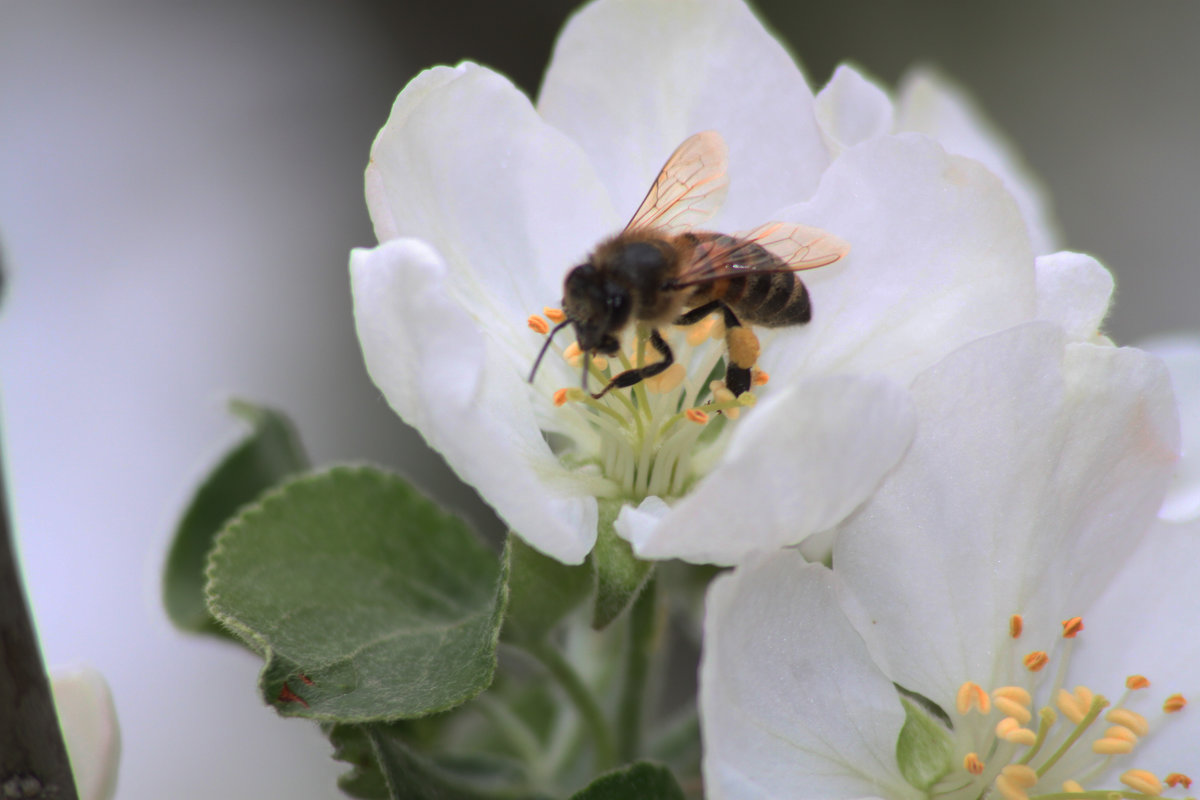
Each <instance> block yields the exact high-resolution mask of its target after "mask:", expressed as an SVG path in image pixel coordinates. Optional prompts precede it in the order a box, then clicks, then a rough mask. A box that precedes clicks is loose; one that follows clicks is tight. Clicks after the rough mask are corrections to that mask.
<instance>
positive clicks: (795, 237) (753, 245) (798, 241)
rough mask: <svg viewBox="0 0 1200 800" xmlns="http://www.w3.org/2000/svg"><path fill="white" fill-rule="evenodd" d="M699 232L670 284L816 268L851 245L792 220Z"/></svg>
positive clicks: (682, 285)
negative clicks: (688, 256) (737, 230)
mask: <svg viewBox="0 0 1200 800" xmlns="http://www.w3.org/2000/svg"><path fill="white" fill-rule="evenodd" d="M700 236H701V238H700V241H699V242H698V243H697V244H696V249H695V251H694V252H693V255H692V259H691V263H690V264H688V265H687V266H686V267H685V268H684V269H683V270H681V271H680V273H679V275H678V276H677V277H676V279H675V280H673V281H671V287H672V288H679V289H681V288H684V287H686V286H696V285H698V284H702V283H711V282H712V281H716V280H720V279H721V278H729V277H733V276H737V275H753V274H762V273H769V272H798V271H799V270H803V269H816V268H817V267H823V266H825V265H827V264H832V263H833V262H835V261H837V260H838V259H840V258H842V257H843V256H844V255H846V253H848V252H850V245H849V244H847V243H846V242H845V241H844V240H842V239H839V238H838V237H836V236H834V235H833V234H832V233H828V232H827V231H823V230H821V229H820V228H813V227H810V226H808V225H798V224H796V223H792V222H768V223H765V224H763V225H759V226H758V227H757V228H754V229H753V230H750V231H746V232H745V233H736V234H734V235H732V236H722V235H720V234H700Z"/></svg>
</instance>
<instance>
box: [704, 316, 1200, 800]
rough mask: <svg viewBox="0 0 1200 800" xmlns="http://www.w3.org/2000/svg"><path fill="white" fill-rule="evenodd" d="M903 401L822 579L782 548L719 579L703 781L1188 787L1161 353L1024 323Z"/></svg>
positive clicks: (958, 791)
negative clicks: (898, 446) (898, 431)
mask: <svg viewBox="0 0 1200 800" xmlns="http://www.w3.org/2000/svg"><path fill="white" fill-rule="evenodd" d="M912 393H913V397H914V400H915V402H916V406H917V409H918V430H917V435H916V438H915V439H914V441H913V444H912V447H911V449H910V450H909V452H908V453H907V454H906V456H905V458H904V460H903V461H902V462H901V464H900V465H899V466H898V467H897V468H896V470H895V471H894V472H893V473H892V474H891V475H890V476H889V477H888V478H887V479H886V480H885V482H884V483H883V485H882V486H881V488H880V489H879V491H878V492H877V493H876V494H875V496H873V497H872V499H871V500H870V501H868V503H867V504H866V505H864V507H862V508H861V509H860V510H859V512H857V513H856V514H855V515H853V516H852V517H851V518H850V519H849V520H848V521H847V522H846V523H844V524H843V525H842V526H841V528H840V529H839V531H838V534H837V537H836V540H835V544H834V549H833V556H832V558H833V561H832V563H833V567H832V569H830V568H827V567H825V566H823V565H821V564H812V563H806V562H805V561H804V559H803V557H802V556H801V555H800V554H799V553H798V552H796V551H794V550H784V551H780V552H777V553H774V554H770V555H766V556H763V557H761V558H758V559H755V560H753V561H750V562H747V563H743V564H742V565H741V566H739V567H738V568H737V569H735V570H734V571H733V572H731V573H728V574H726V575H725V576H722V577H720V578H718V579H717V580H716V581H715V582H714V584H713V587H712V588H711V590H710V592H709V597H708V602H707V609H706V618H705V640H704V655H703V661H702V666H701V690H700V698H701V699H700V703H701V721H702V731H703V738H704V749H705V750H704V778H705V791H706V796H707V797H708V798H710V800H718V799H720V798H736V799H737V800H750V799H751V798H755V799H757V798H822V800H837V799H839V798H846V799H847V800H849V799H850V798H863V797H883V798H911V799H912V800H917V799H918V798H935V797H936V798H945V800H977V798H1004V800H1028V799H1029V798H1033V797H1036V796H1040V795H1055V796H1059V797H1061V795H1060V794H1059V793H1067V794H1068V795H1071V796H1075V797H1079V798H1081V799H1082V798H1085V797H1102V796H1105V795H1104V792H1106V791H1112V792H1118V793H1121V796H1122V797H1125V798H1148V797H1152V796H1154V795H1157V794H1160V793H1163V792H1167V793H1171V792H1174V793H1176V794H1179V793H1182V792H1184V791H1185V790H1186V787H1187V785H1188V784H1190V778H1189V777H1188V770H1195V769H1197V768H1198V766H1200V765H1198V764H1197V762H1198V761H1200V756H1198V755H1197V751H1196V749H1195V742H1196V741H1197V738H1198V737H1200V725H1198V724H1197V723H1198V719H1197V717H1196V715H1195V713H1194V712H1195V710H1194V709H1187V708H1186V703H1187V699H1188V698H1189V697H1193V698H1195V697H1196V696H1197V693H1200V671H1198V670H1196V668H1195V664H1196V662H1197V656H1198V655H1200V637H1197V636H1195V635H1194V632H1193V630H1192V626H1193V624H1194V620H1195V619H1196V618H1197V615H1198V614H1200V594H1198V593H1197V592H1195V591H1194V588H1193V587H1194V586H1195V585H1196V582H1197V580H1198V579H1200V557H1198V556H1200V538H1197V536H1196V535H1195V533H1194V532H1193V535H1192V536H1190V537H1188V536H1186V535H1184V533H1183V531H1182V529H1176V530H1172V531H1167V532H1166V534H1165V535H1164V532H1163V531H1161V530H1158V529H1152V526H1153V525H1154V524H1155V517H1156V512H1157V510H1158V508H1159V505H1160V503H1161V502H1162V498H1163V495H1164V493H1165V490H1166V486H1167V483H1168V482H1169V480H1170V476H1171V473H1172V469H1173V465H1174V462H1175V459H1176V454H1177V448H1178V441H1179V437H1178V419H1177V415H1176V410H1175V404H1174V399H1173V395H1172V392H1171V387H1170V381H1169V378H1168V376H1167V373H1166V370H1165V369H1164V367H1163V366H1162V364H1161V362H1159V361H1158V359H1156V358H1154V357H1153V356H1150V355H1148V354H1146V353H1144V352H1142V351H1140V350H1136V349H1133V348H1114V347H1111V346H1107V345H1094V344H1089V343H1082V342H1071V341H1070V339H1069V338H1068V337H1067V336H1065V335H1064V334H1063V332H1062V330H1061V329H1060V328H1058V327H1057V326H1054V325H1049V324H1045V323H1033V324H1029V325H1025V326H1021V327H1018V328H1015V329H1012V330H1010V331H1006V332H1004V333H1001V334H996V335H994V336H991V337H987V338H985V339H982V340H980V341H977V342H974V343H971V344H969V345H966V346H965V347H962V348H960V349H959V350H957V351H956V352H954V353H952V354H951V355H950V356H948V357H947V358H946V359H944V360H943V361H942V362H940V363H939V364H938V365H936V366H934V367H933V368H931V369H929V370H927V371H926V372H924V373H922V374H921V375H920V376H918V378H917V379H916V381H915V382H914V383H913V386H912ZM1148 531H1149V532H1148ZM1192 774H1195V773H1192ZM1084 792H1093V793H1092V794H1084Z"/></svg>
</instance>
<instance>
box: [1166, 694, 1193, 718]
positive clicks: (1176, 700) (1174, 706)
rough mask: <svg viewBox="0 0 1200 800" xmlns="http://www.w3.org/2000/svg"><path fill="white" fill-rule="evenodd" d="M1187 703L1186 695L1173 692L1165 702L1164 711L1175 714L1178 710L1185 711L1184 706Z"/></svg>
mask: <svg viewBox="0 0 1200 800" xmlns="http://www.w3.org/2000/svg"><path fill="white" fill-rule="evenodd" d="M1186 705H1187V698H1186V697H1184V696H1183V695H1181V694H1173V695H1171V696H1170V697H1168V698H1167V699H1166V700H1165V701H1164V702H1163V711H1164V712H1166V713H1168V714H1174V713H1175V712H1177V711H1183V707H1184V706H1186Z"/></svg>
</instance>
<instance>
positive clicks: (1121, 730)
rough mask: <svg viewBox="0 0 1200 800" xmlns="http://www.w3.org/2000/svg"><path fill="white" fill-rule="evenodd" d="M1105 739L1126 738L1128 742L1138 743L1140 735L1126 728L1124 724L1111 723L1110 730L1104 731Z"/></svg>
mask: <svg viewBox="0 0 1200 800" xmlns="http://www.w3.org/2000/svg"><path fill="white" fill-rule="evenodd" d="M1104 738H1105V739H1124V740H1125V741H1127V742H1133V743H1134V744H1137V741H1138V735H1137V734H1136V733H1134V732H1133V731H1131V730H1129V728H1126V727H1125V726H1124V725H1110V726H1109V728H1108V730H1106V731H1105V732H1104Z"/></svg>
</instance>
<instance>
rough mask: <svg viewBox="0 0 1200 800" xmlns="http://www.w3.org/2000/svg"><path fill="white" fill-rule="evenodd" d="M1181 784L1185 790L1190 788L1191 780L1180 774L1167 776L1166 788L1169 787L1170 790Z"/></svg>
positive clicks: (1173, 773) (1174, 773)
mask: <svg viewBox="0 0 1200 800" xmlns="http://www.w3.org/2000/svg"><path fill="white" fill-rule="evenodd" d="M1181 783H1182V784H1183V788H1185V789H1190V788H1192V779H1191V778H1189V777H1188V776H1187V775H1184V774H1183V773H1182V772H1172V773H1169V774H1168V775H1167V786H1170V787H1171V788H1172V789H1174V788H1175V787H1176V786H1178V785H1179V784H1181Z"/></svg>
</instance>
